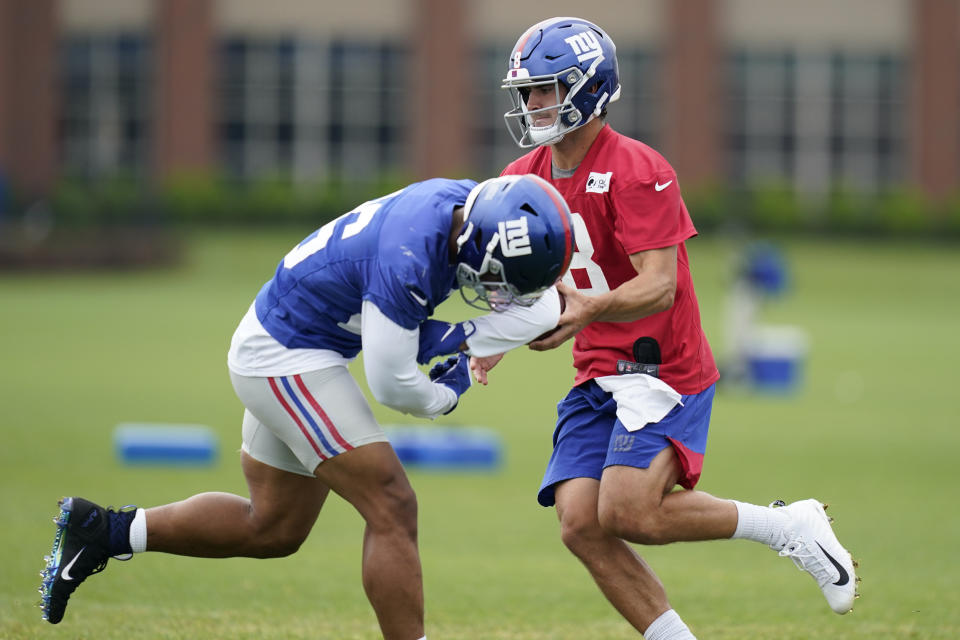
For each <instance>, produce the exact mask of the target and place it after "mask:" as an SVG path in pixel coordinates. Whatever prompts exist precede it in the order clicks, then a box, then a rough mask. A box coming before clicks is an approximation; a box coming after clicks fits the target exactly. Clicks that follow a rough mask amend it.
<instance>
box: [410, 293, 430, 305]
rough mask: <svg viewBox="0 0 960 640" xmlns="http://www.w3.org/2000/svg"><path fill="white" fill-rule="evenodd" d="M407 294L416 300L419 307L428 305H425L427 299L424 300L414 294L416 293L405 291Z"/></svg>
mask: <svg viewBox="0 0 960 640" xmlns="http://www.w3.org/2000/svg"><path fill="white" fill-rule="evenodd" d="M407 293H409V294H410V296H411V297H412V298H413V299H414V300H416V301H417V302H419V303H420V306H421V307H425V306H427V304H428V303H427V299H426V298H424V297H423V296H421V295H419V294H416V293H414V292H413V291H410V289H407Z"/></svg>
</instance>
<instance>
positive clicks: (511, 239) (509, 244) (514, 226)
mask: <svg viewBox="0 0 960 640" xmlns="http://www.w3.org/2000/svg"><path fill="white" fill-rule="evenodd" d="M497 235H499V236H500V252H501V253H503V257H504V258H516V257H517V256H525V255H527V254H530V253H533V250H532V249H531V248H530V233H529V231H528V230H527V216H523V217H522V218H520V219H519V220H507V221H505V222H501V223H500V225H499V233H498V234H497Z"/></svg>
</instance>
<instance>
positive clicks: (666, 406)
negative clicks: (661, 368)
mask: <svg viewBox="0 0 960 640" xmlns="http://www.w3.org/2000/svg"><path fill="white" fill-rule="evenodd" d="M595 380H596V381H597V384H598V385H600V388H601V389H603V390H604V391H606V392H608V393H612V394H613V399H614V400H616V401H617V418H619V419H620V422H622V423H623V426H624V427H626V428H627V431H637V430H638V429H642V428H643V427H645V426H647V425H648V424H650V423H651V422H660V421H661V420H663V418H664V417H665V416H666V415H667V414H668V413H670V410H671V409H673V408H674V407H675V406H677V405H678V404H679V405H682V404H683V403H682V402H680V397H681V396H680V394H679V393H677V392H676V391H675V390H674V388H673V387H671V386H670V385H668V384H667V383H666V382H664V381H663V380H661V379H659V378H654V377H653V376H648V375H647V374H645V373H630V374H627V375H622V376H604V377H602V378H595Z"/></svg>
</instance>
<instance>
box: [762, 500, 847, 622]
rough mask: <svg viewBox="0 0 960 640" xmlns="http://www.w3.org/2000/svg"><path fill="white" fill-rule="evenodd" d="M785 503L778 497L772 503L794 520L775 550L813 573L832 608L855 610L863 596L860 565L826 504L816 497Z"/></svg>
mask: <svg viewBox="0 0 960 640" xmlns="http://www.w3.org/2000/svg"><path fill="white" fill-rule="evenodd" d="M781 505H783V503H782V502H781V501H779V500H778V501H777V502H774V503H773V504H772V505H770V506H772V507H779V508H780V509H782V510H783V511H784V512H786V513H787V514H789V516H790V523H789V524H788V525H787V526H786V528H785V529H784V531H783V534H782V535H783V538H782V540H783V542H784V543H783V546H782V547H781V548H779V549H777V548H776V547H774V549H775V550H778V551H779V552H780V555H781V556H784V557H787V558H790V559H791V560H793V563H794V564H795V565H797V568H798V569H800V570H802V571H806V572H807V573H809V574H810V575H811V576H813V579H814V580H816V581H817V585H818V586H819V587H820V591H822V592H823V595H824V597H825V598H826V599H827V603H828V604H829V605H830V608H831V609H833V610H834V611H835V612H837V613H839V614H841V615H842V614H844V613H847V612H848V611H851V610H852V609H853V601H854V600H855V599H856V598H858V597H859V594H858V593H857V582H859V578H857V576H856V574H855V572H854V568H855V566H856V564H855V563H854V561H853V558H852V557H851V556H850V552H849V551H847V550H846V549H844V548H843V546H842V545H841V544H840V541H839V540H837V536H836V534H834V533H833V529H832V528H831V527H830V521H831V518H829V517H828V516H827V514H826V512H824V505H821V504H820V501H818V500H813V499H810V500H801V501H799V502H794V503H792V504H789V505H786V506H781Z"/></svg>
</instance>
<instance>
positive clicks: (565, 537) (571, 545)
mask: <svg viewBox="0 0 960 640" xmlns="http://www.w3.org/2000/svg"><path fill="white" fill-rule="evenodd" d="M603 535H604V534H603V531H602V530H601V528H600V527H599V525H598V524H597V521H596V519H595V518H592V517H580V516H577V515H565V516H564V517H563V519H562V520H561V522H560V539H561V540H562V541H563V544H564V545H565V546H566V547H567V549H569V550H570V551H571V552H572V553H573V554H574V555H575V556H578V557H585V556H589V555H590V552H591V550H592V549H593V548H594V547H595V546H596V542H597V540H598V538H600V537H602V536H603Z"/></svg>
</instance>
